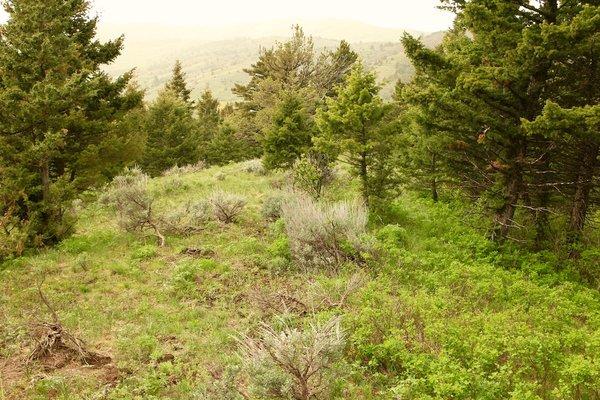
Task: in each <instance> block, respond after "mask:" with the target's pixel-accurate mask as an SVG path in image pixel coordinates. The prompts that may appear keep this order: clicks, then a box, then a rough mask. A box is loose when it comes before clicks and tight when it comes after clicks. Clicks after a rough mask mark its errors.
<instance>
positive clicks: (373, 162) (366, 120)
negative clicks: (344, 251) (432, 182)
mask: <svg viewBox="0 0 600 400" xmlns="http://www.w3.org/2000/svg"><path fill="white" fill-rule="evenodd" d="M379 90H380V88H379V86H377V84H376V82H375V76H374V75H373V74H372V73H369V72H367V71H365V69H364V67H363V66H362V64H360V63H359V64H357V65H356V66H355V67H354V68H353V69H352V71H351V72H350V74H349V75H348V76H347V78H346V80H345V82H344V84H343V85H342V86H341V87H340V88H339V89H338V94H337V96H336V97H335V98H330V99H328V101H327V106H326V107H325V108H323V109H321V110H319V112H318V114H317V126H318V128H319V131H320V134H319V135H318V137H317V138H316V139H315V141H316V143H317V147H318V148H319V149H320V150H322V151H323V152H324V153H326V154H330V155H332V156H335V157H340V159H341V160H342V161H344V162H346V163H348V164H350V165H351V166H352V167H353V169H354V172H355V173H356V175H357V176H358V177H359V178H360V182H361V189H362V195H363V199H364V201H365V202H366V203H367V204H368V202H369V199H370V198H371V197H380V196H382V195H383V194H384V193H383V189H384V188H385V187H386V186H387V182H388V181H387V179H389V178H391V177H392V175H391V174H389V172H391V171H389V170H387V169H384V168H390V167H391V166H392V163H391V159H392V149H394V148H395V147H396V144H395V140H397V138H398V136H399V135H398V133H399V131H398V129H397V127H394V126H392V127H391V126H390V125H387V124H382V121H383V119H384V117H385V113H386V111H387V107H386V106H385V105H384V103H383V100H382V99H381V97H380V96H379Z"/></svg>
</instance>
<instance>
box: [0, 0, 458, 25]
mask: <svg viewBox="0 0 600 400" xmlns="http://www.w3.org/2000/svg"><path fill="white" fill-rule="evenodd" d="M93 3H94V4H95V5H94V7H95V10H96V11H97V12H98V13H99V14H100V17H101V18H102V22H103V23H119V24H121V23H160V24H163V25H178V26H227V25H234V24H239V23H253V22H261V21H273V20H306V19H310V20H320V19H330V18H335V19H342V20H354V21H361V22H365V23H368V24H372V25H377V26H382V27H389V28H405V29H412V30H419V31H428V32H432V31H438V30H443V29H446V28H448V27H449V26H450V23H451V20H452V17H451V15H450V14H448V13H446V12H442V11H440V10H438V9H436V5H438V4H439V0H167V1H165V0H95V1H93ZM2 19H4V18H2Z"/></svg>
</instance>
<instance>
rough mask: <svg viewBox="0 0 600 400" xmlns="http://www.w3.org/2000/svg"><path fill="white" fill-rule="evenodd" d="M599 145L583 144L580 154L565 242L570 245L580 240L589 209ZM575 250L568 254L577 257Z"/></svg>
mask: <svg viewBox="0 0 600 400" xmlns="http://www.w3.org/2000/svg"><path fill="white" fill-rule="evenodd" d="M598 152H599V146H598V144H595V145H589V144H588V145H584V146H583V148H582V154H581V156H582V157H581V163H580V164H579V172H578V176H577V181H576V183H575V194H574V195H573V200H572V203H571V214H570V220H569V229H568V234H567V235H568V236H567V242H568V244H569V245H570V246H572V245H574V244H576V243H577V242H579V241H580V240H581V232H582V231H583V228H584V226H585V222H586V219H587V213H588V209H589V200H590V192H591V190H592V186H593V179H594V174H595V172H596V168H597V166H598ZM578 255H579V254H578V253H577V251H576V250H574V249H571V251H570V256H571V257H573V258H577V257H578Z"/></svg>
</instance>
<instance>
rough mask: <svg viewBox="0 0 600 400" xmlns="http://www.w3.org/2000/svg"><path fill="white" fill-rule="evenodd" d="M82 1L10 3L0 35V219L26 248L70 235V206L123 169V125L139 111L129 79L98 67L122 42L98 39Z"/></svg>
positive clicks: (125, 154)
mask: <svg viewBox="0 0 600 400" xmlns="http://www.w3.org/2000/svg"><path fill="white" fill-rule="evenodd" d="M89 8H90V5H89V3H88V1H86V0H48V1H44V2H40V1H37V0H9V1H5V2H4V9H5V10H6V12H7V13H8V15H9V19H8V22H7V23H6V24H4V25H3V26H2V29H1V32H0V71H1V73H0V149H1V152H0V166H1V169H0V179H1V180H2V185H0V186H1V189H0V191H1V192H2V193H1V194H0V218H1V217H2V216H8V217H10V220H11V222H10V224H9V225H8V226H7V225H4V226H3V228H4V233H6V234H8V235H9V236H10V235H11V234H13V233H15V232H20V234H21V235H22V238H23V240H22V241H21V244H22V246H21V248H22V247H23V246H25V245H32V244H38V245H43V244H48V243H53V242H56V241H57V240H59V239H60V238H61V237H63V236H64V235H65V234H68V233H69V231H70V224H69V222H68V220H69V219H68V217H67V212H66V208H67V203H68V201H69V200H71V199H72V198H73V197H74V196H75V195H76V194H77V193H78V192H79V191H81V190H84V189H86V188H88V187H89V186H90V185H93V184H98V183H101V182H99V180H100V179H106V178H108V177H110V176H109V175H110V174H111V172H113V171H114V169H113V168H112V167H111V166H110V165H111V164H118V163H126V162H127V160H128V159H129V156H130V154H128V151H127V150H126V149H122V150H121V151H118V152H113V151H106V150H107V149H111V148H112V146H113V145H114V144H115V143H118V142H120V143H126V142H129V139H128V138H127V137H124V134H125V132H123V131H120V130H119V129H118V121H119V120H120V119H121V118H122V117H123V116H125V115H126V114H127V113H128V112H129V111H130V110H132V109H135V108H138V107H139V106H140V105H141V100H142V94H141V92H140V91H138V90H136V89H135V88H133V87H131V86H130V85H129V81H130V79H131V74H125V75H124V76H122V77H120V78H118V79H116V80H111V79H110V78H109V77H108V76H107V75H106V74H105V73H103V72H102V71H101V66H102V65H104V64H108V63H110V62H111V61H113V60H114V59H115V58H116V57H117V56H118V55H119V54H120V51H121V48H122V44H123V38H119V39H117V40H114V41H109V42H106V43H101V42H99V41H97V40H96V39H95V35H96V25H97V19H96V18H90V17H89V15H88V14H89Z"/></svg>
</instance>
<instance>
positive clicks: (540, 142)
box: [403, 0, 600, 247]
mask: <svg viewBox="0 0 600 400" xmlns="http://www.w3.org/2000/svg"><path fill="white" fill-rule="evenodd" d="M443 3H444V4H445V7H446V8H448V9H450V10H452V11H454V12H455V13H456V14H457V19H456V23H455V28H454V30H453V31H452V32H451V33H450V34H448V35H447V37H446V39H445V41H444V43H443V45H442V46H441V47H440V48H439V49H437V50H429V49H426V48H425V47H424V46H423V45H422V44H421V43H420V42H419V41H418V40H416V39H414V38H412V37H410V36H406V37H405V38H404V39H403V43H404V46H405V48H406V51H407V54H408V55H409V57H410V58H411V60H412V61H413V64H414V65H415V67H416V70H417V76H416V79H415V81H414V82H413V84H411V85H409V86H408V87H407V88H406V89H405V90H404V92H405V98H406V99H409V102H410V103H411V106H412V107H416V108H417V109H418V114H419V115H421V116H422V117H423V118H421V121H422V123H420V125H421V131H422V132H425V134H427V135H432V136H434V137H437V138H438V139H439V140H434V142H435V143H437V144H441V145H442V146H443V149H444V150H445V151H443V152H441V153H440V154H439V155H440V156H441V158H442V160H440V161H441V164H442V166H443V168H444V169H445V170H446V171H448V173H449V174H450V175H452V176H453V177H454V180H455V181H456V182H459V183H460V184H461V185H462V186H463V187H465V188H466V189H468V192H469V193H470V194H471V195H473V196H474V197H477V198H480V199H481V198H483V199H486V200H487V204H488V205H489V206H490V207H491V208H492V209H493V211H494V214H495V216H494V225H495V228H494V230H493V232H494V234H493V236H494V237H496V238H498V239H504V238H506V237H507V236H508V235H509V232H510V230H511V228H514V227H515V226H522V225H532V226H535V230H536V235H535V237H536V239H535V242H536V244H537V245H538V247H542V246H543V244H544V243H545V241H546V239H547V236H548V233H549V215H550V214H551V213H552V212H553V211H554V212H555V211H559V210H561V209H562V208H563V205H564V203H565V201H566V200H567V199H566V197H565V195H567V194H568V193H569V192H572V193H576V192H577V190H570V189H569V188H570V187H573V189H574V185H573V183H572V182H577V181H578V180H577V179H574V180H573V179H570V178H569V174H570V175H571V178H572V177H573V175H575V176H577V175H580V174H582V173H584V174H585V172H584V171H583V170H582V168H581V167H582V165H584V164H585V165H593V164H594V163H591V164H590V163H589V162H585V163H576V164H579V165H578V166H577V165H573V166H572V167H570V166H569V164H570V163H569V162H568V159H569V158H572V157H571V156H573V155H574V156H575V159H584V158H585V152H587V151H588V149H589V148H590V146H589V141H588V142H587V144H584V143H586V141H580V142H572V141H571V142H570V143H571V144H572V145H571V146H569V145H567V146H565V145H566V144H567V143H569V140H568V139H567V138H566V137H564V136H563V137H562V138H558V137H556V136H554V137H551V136H549V135H546V134H544V132H542V131H536V130H535V129H534V126H530V127H529V128H527V129H526V127H525V126H526V124H524V122H523V121H534V120H536V119H537V118H538V117H539V116H540V115H542V113H543V110H544V107H545V105H546V103H547V101H553V102H556V103H557V104H559V105H560V106H561V107H566V108H570V107H575V106H577V107H582V106H585V105H590V104H597V103H598V95H597V86H598V85H590V84H589V82H593V81H594V76H598V75H597V74H598V65H599V63H598V62H597V61H596V60H597V54H598V51H597V43H598V36H597V35H598V31H599V29H598V23H599V22H600V21H599V18H598V15H599V14H598V6H597V5H596V4H594V2H582V1H574V2H560V1H558V0H544V1H540V2H535V4H533V3H530V2H521V1H502V0H468V1H464V0H460V1H459V0H456V1H454V0H447V1H444V2H443ZM586 3H587V4H586ZM592 4H593V5H592ZM573 145H574V146H573ZM574 148H576V149H580V150H579V152H581V151H583V153H579V154H578V151H577V150H574ZM591 148H594V146H593V145H592V146H591ZM584 149H585V150H584ZM593 158H594V156H593V155H591V156H590V155H588V156H587V159H588V160H591V159H593ZM583 169H585V168H583ZM584 181H588V180H587V179H584ZM569 182H571V183H569ZM573 195H574V194H573ZM520 210H523V211H520ZM525 212H527V213H529V217H528V216H527V215H526V213H525ZM518 219H531V220H532V223H529V222H528V223H525V224H523V223H518V222H517V220H518Z"/></svg>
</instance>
